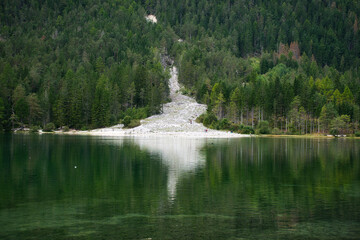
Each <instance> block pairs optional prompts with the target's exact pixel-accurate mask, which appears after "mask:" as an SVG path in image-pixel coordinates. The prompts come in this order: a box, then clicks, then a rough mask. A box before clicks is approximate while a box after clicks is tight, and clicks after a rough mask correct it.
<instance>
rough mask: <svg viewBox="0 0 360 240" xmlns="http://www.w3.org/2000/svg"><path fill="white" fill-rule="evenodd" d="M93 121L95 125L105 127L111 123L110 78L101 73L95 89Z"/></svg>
mask: <svg viewBox="0 0 360 240" xmlns="http://www.w3.org/2000/svg"><path fill="white" fill-rule="evenodd" d="M92 123H93V126H94V127H97V128H98V127H105V126H107V125H109V123H110V89H109V79H108V78H107V77H105V75H103V74H102V75H101V76H100V78H99V80H98V82H97V84H96V89H95V97H94V103H93V108H92Z"/></svg>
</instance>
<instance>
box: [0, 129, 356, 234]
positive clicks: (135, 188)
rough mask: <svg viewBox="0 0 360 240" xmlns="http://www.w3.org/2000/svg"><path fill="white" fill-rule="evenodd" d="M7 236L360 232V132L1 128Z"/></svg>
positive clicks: (0, 224) (0, 184)
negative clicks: (291, 134) (221, 135)
mask: <svg viewBox="0 0 360 240" xmlns="http://www.w3.org/2000/svg"><path fill="white" fill-rule="evenodd" d="M0 239H52V240H53V239H360V141H359V140H344V139H331V140H326V139H320V140H318V139H296V138H294V139H270V138H269V139H268V138H244V139H231V140H227V139H222V140H221V139H219V140H213V139H207V140H206V139H197V140H195V139H174V138H100V137H84V136H55V135H41V136H39V135H0Z"/></svg>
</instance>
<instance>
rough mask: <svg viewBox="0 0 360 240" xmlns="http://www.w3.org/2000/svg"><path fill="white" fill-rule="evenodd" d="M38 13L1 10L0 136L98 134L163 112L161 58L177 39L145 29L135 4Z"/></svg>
mask: <svg viewBox="0 0 360 240" xmlns="http://www.w3.org/2000/svg"><path fill="white" fill-rule="evenodd" d="M35 2H36V1H35ZM37 5H38V4H33V2H21V1H8V0H5V2H2V3H1V4H0V99H2V100H3V106H4V110H3V111H2V112H1V114H0V117H1V118H0V120H1V123H0V124H2V126H1V125H0V127H1V128H2V127H4V128H7V129H10V128H12V127H16V126H18V125H35V124H45V123H48V122H54V123H55V124H56V125H57V126H64V125H67V126H69V127H71V128H77V129H80V128H82V127H84V126H85V127H86V128H88V126H92V127H103V126H107V125H110V124H116V123H117V122H118V121H119V120H120V119H121V117H122V116H121V113H123V112H125V111H126V110H127V109H128V108H134V109H136V108H144V109H147V110H146V111H145V113H144V112H142V113H140V114H139V115H140V116H138V117H136V118H144V117H145V116H148V115H149V114H154V113H160V112H161V110H162V108H161V107H162V104H163V103H164V102H166V101H167V98H168V87H167V79H168V75H167V74H166V73H165V71H164V69H163V68H162V66H161V64H160V60H161V58H160V56H161V54H164V53H166V50H165V49H163V41H166V42H168V43H167V44H166V46H169V47H170V46H172V43H170V42H173V40H175V39H177V38H176V37H175V36H176V35H175V33H171V32H168V33H167V34H165V33H163V31H165V28H164V27H163V26H162V25H160V24H158V25H156V24H151V23H147V22H146V20H145V18H144V15H145V13H146V11H145V9H144V8H143V6H142V5H141V4H140V3H136V2H128V1H125V2H124V1H115V2H114V1H107V0H106V1H101V2H98V1H93V0H90V1H86V2H84V1H80V2H79V3H78V4H73V3H72V2H71V1H68V2H67V1H65V2H62V3H61V4H58V3H54V2H52V1H45V2H43V3H41V7H37ZM5 6H6V7H5ZM14 9H17V11H14ZM24 19H26V21H24ZM168 30H169V29H167V31H168ZM159 49H162V50H161V51H160V50H159ZM169 50H170V49H169ZM0 110H1V109H0Z"/></svg>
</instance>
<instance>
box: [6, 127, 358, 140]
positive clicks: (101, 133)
mask: <svg viewBox="0 0 360 240" xmlns="http://www.w3.org/2000/svg"><path fill="white" fill-rule="evenodd" d="M99 130H101V129H96V130H88V131H81V130H70V131H68V132H63V131H53V132H42V131H40V132H37V133H34V134H38V135H42V134H54V135H69V136H97V137H145V138H157V137H172V138H189V139H197V138H198V139H202V138H209V139H216V138H218V139H226V138H228V139H233V138H249V137H250V138H306V139H360V137H355V136H346V137H334V136H330V135H326V136H324V135H318V134H311V135H310V134H306V135H272V134H269V135H255V134H240V133H231V132H225V131H220V130H212V129H210V131H209V132H206V133H205V132H147V133H131V132H127V131H124V130H123V131H119V130H117V131H109V130H106V131H99ZM127 130H128V129H127ZM211 130H212V131H213V132H211ZM11 133H12V134H31V132H30V131H20V130H19V131H16V132H13V131H12V132H11Z"/></svg>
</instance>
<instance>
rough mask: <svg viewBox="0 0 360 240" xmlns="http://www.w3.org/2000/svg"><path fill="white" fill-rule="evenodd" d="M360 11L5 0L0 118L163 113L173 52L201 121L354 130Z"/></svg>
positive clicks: (298, 130) (320, 6)
mask: <svg viewBox="0 0 360 240" xmlns="http://www.w3.org/2000/svg"><path fill="white" fill-rule="evenodd" d="M147 14H154V15H156V16H157V18H158V23H157V24H153V23H150V22H147V21H146V20H145V18H144V17H145V16H146V15H147ZM359 15H360V3H359V2H358V1H342V0H334V1H320V0H311V1H304V0H287V1H278V0H271V1H261V0H259V1H256V0H252V1H243V0H240V1H233V0H227V1H214V0H209V1H205V0H198V1H195V0H188V1H169V0H163V1H155V0H146V1H130V0H129V1H126V0H124V1H119V0H107V1H96V0H73V1H45V0H43V1H20V0H17V1H9V0H4V1H2V2H1V3H0V24H1V25H0V63H1V64H0V128H2V129H12V128H14V127H17V126H24V125H27V126H32V125H41V126H45V124H47V123H49V122H53V123H54V124H55V125H56V127H62V126H69V127H73V128H78V129H80V128H83V129H86V128H95V127H102V126H107V125H111V124H116V123H118V122H119V121H120V120H122V119H123V118H124V117H125V116H126V115H129V116H131V117H132V118H136V119H139V118H144V117H146V116H149V115H152V114H157V113H160V112H161V106H162V104H163V103H165V102H167V101H168V92H169V91H168V84H167V79H168V78H169V75H168V72H167V71H166V69H165V68H164V66H163V65H161V59H162V56H164V55H170V56H171V57H172V58H173V59H174V60H175V64H176V65H177V66H178V67H179V79H180V82H181V83H182V84H184V86H185V87H186V88H185V89H184V92H186V93H188V94H190V95H193V96H194V97H196V99H197V100H198V101H199V102H202V103H206V104H207V105H208V112H207V113H206V114H204V115H203V116H201V117H200V118H199V120H200V121H202V122H203V123H204V124H205V125H206V126H208V127H211V128H216V129H230V130H233V131H240V132H244V133H245V132H253V131H254V129H257V131H258V132H259V133H269V132H270V131H273V132H274V133H281V132H287V133H292V134H305V133H313V132H326V133H327V132H329V131H332V132H333V133H335V134H336V133H346V134H348V133H354V132H356V131H357V129H358V122H359V120H360V110H359V104H360V72H359V65H360V36H359V34H360V33H359V24H358V17H359Z"/></svg>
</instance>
